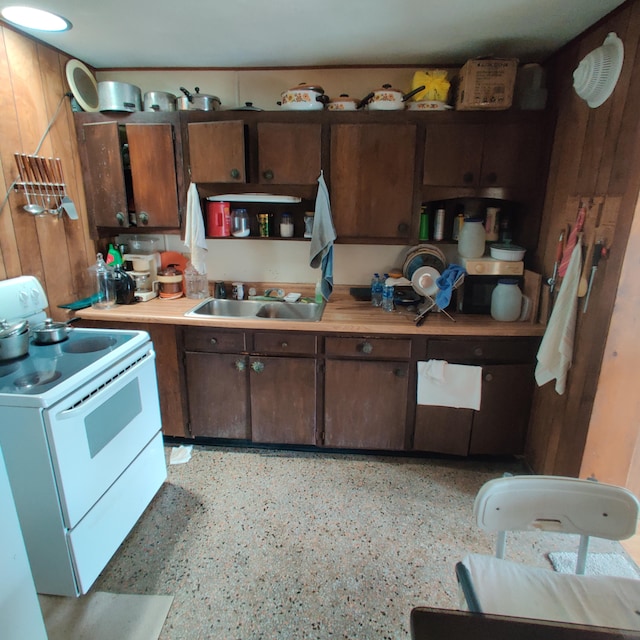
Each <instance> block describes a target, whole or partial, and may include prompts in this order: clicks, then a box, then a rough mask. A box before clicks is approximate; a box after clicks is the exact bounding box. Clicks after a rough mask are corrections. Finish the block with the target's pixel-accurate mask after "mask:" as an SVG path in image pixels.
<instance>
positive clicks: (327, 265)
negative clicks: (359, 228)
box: [309, 171, 337, 300]
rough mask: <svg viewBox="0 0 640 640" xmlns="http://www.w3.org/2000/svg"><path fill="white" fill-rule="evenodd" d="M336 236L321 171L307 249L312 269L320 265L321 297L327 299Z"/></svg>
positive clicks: (330, 285) (329, 289) (331, 286)
mask: <svg viewBox="0 0 640 640" xmlns="http://www.w3.org/2000/svg"><path fill="white" fill-rule="evenodd" d="M336 238H337V236H336V230H335V228H334V226H333V220H332V218H331V204H330V202H329V190H328V189H327V185H326V183H325V181H324V174H323V172H322V171H321V172H320V177H319V178H318V195H317V196H316V210H315V215H314V217H313V232H312V235H311V248H310V251H309V265H310V266H311V267H312V268H313V269H317V268H318V267H321V269H322V278H321V280H320V282H321V287H322V297H323V298H324V299H325V300H329V296H330V295H331V292H332V291H333V241H334V240H335V239H336Z"/></svg>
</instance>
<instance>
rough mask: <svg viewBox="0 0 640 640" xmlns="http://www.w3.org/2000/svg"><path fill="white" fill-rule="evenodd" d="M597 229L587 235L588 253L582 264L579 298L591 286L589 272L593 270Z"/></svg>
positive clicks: (585, 293)
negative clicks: (594, 242)
mask: <svg viewBox="0 0 640 640" xmlns="http://www.w3.org/2000/svg"><path fill="white" fill-rule="evenodd" d="M594 237H595V230H594V231H593V233H590V234H589V235H588V236H587V253H586V255H585V256H584V263H583V265H582V273H581V274H580V282H578V298H584V296H585V295H587V289H588V288H589V274H590V271H591V256H592V255H593V239H594Z"/></svg>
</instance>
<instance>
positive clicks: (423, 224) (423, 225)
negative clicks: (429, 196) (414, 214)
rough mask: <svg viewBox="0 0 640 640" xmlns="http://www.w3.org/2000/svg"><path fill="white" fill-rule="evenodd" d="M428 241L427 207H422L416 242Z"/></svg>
mask: <svg viewBox="0 0 640 640" xmlns="http://www.w3.org/2000/svg"><path fill="white" fill-rule="evenodd" d="M428 239H429V212H428V211H427V207H422V210H421V211H420V232H419V234H418V240H428Z"/></svg>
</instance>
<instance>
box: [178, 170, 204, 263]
mask: <svg viewBox="0 0 640 640" xmlns="http://www.w3.org/2000/svg"><path fill="white" fill-rule="evenodd" d="M184 226H185V232H184V244H185V245H186V247H187V248H188V249H189V250H190V251H191V264H192V265H193V267H194V268H195V269H196V270H197V271H198V273H200V274H201V275H204V274H205V273H207V263H206V261H205V255H206V253H205V252H206V251H207V240H206V238H205V232H204V220H203V218H202V208H201V207H200V196H199V195H198V189H197V187H196V185H195V184H194V183H193V182H192V183H191V184H190V185H189V190H188V191H187V219H186V222H185V225H184Z"/></svg>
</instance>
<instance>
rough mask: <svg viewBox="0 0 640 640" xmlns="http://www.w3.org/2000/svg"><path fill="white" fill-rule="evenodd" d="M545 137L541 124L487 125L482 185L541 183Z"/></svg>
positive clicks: (508, 185) (511, 185)
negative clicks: (541, 162)
mask: <svg viewBox="0 0 640 640" xmlns="http://www.w3.org/2000/svg"><path fill="white" fill-rule="evenodd" d="M542 138H543V133H542V131H541V130H540V125H539V124H532V123H518V124H507V125H489V126H487V127H486V128H485V135H484V144H483V157H482V172H481V175H480V185H481V186H483V187H492V186H500V187H522V188H524V187H530V186H534V185H536V184H539V183H540V182H539V181H540V160H541V153H542Z"/></svg>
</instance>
